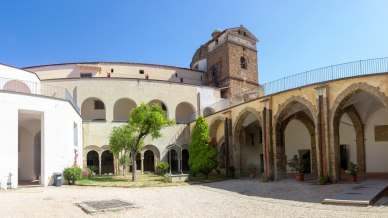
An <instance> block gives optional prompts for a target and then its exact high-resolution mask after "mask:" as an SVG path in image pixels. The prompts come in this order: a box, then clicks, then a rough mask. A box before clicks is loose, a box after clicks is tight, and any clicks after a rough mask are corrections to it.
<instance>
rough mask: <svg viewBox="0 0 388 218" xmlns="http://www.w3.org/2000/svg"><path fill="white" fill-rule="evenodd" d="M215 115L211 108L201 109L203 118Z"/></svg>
mask: <svg viewBox="0 0 388 218" xmlns="http://www.w3.org/2000/svg"><path fill="white" fill-rule="evenodd" d="M214 113H215V110H214V109H213V108H211V107H205V108H204V109H203V116H204V117H206V116H209V115H212V114H214Z"/></svg>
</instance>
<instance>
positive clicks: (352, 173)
mask: <svg viewBox="0 0 388 218" xmlns="http://www.w3.org/2000/svg"><path fill="white" fill-rule="evenodd" d="M357 173H358V167H357V164H355V163H353V162H350V164H349V180H350V181H351V182H353V183H355V182H357Z"/></svg>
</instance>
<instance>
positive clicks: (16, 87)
mask: <svg viewBox="0 0 388 218" xmlns="http://www.w3.org/2000/svg"><path fill="white" fill-rule="evenodd" d="M3 90H7V91H12V92H22V93H27V94H31V90H30V88H29V87H28V86H27V84H25V83H24V82H22V81H19V80H10V81H8V82H6V83H5V84H4V86H3Z"/></svg>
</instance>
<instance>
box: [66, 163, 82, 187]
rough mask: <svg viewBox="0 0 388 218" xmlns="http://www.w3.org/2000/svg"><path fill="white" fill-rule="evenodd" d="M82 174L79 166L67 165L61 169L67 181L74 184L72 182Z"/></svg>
mask: <svg viewBox="0 0 388 218" xmlns="http://www.w3.org/2000/svg"><path fill="white" fill-rule="evenodd" d="M81 176H82V169H81V168H79V167H68V168H66V169H65V170H64V171H63V177H64V178H65V179H66V180H67V181H69V184H70V185H71V184H74V182H75V181H76V180H78V179H80V178H81Z"/></svg>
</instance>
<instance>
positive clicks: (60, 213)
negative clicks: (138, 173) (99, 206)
mask: <svg viewBox="0 0 388 218" xmlns="http://www.w3.org/2000/svg"><path fill="white" fill-rule="evenodd" d="M355 185H356V184H350V183H348V182H347V181H346V182H345V181H343V182H337V183H335V184H330V185H325V186H320V185H318V184H317V183H316V181H313V180H311V181H309V180H308V181H305V182H302V183H297V182H295V180H294V179H291V178H289V179H284V180H281V181H277V182H267V183H264V182H261V181H260V180H259V179H233V180H226V181H222V182H214V183H204V184H201V185H186V186H172V187H148V188H116V187H82V186H67V185H65V186H62V187H53V186H49V187H37V188H20V189H16V190H8V191H1V192H0V202H2V203H1V204H0V211H1V216H2V217H54V216H55V217H90V216H93V217H274V216H276V217H387V216H388V207H387V204H388V201H387V200H386V199H385V198H383V199H381V200H380V201H379V202H377V204H376V205H375V206H367V207H356V206H335V205H325V204H321V201H322V200H323V199H324V198H325V197H327V196H330V195H332V194H333V193H336V192H339V191H342V190H344V189H347V188H350V187H353V186H355ZM112 199H118V200H123V201H126V202H130V203H133V206H134V208H129V209H124V210H118V211H108V212H103V213H96V214H93V215H88V214H87V213H85V212H84V211H83V210H82V209H81V208H80V207H78V206H77V205H76V204H77V203H80V202H83V201H98V200H112Z"/></svg>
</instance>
